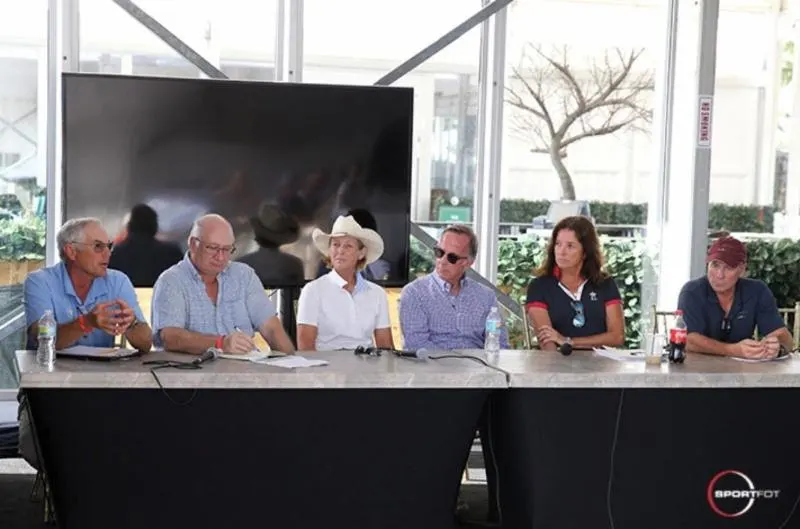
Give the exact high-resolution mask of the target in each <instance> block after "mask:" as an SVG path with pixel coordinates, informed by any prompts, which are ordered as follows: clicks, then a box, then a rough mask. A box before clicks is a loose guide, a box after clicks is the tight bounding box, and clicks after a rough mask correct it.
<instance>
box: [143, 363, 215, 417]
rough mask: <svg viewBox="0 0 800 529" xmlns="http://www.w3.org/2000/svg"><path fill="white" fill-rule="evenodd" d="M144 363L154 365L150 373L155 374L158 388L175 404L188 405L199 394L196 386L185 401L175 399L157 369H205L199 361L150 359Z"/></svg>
mask: <svg viewBox="0 0 800 529" xmlns="http://www.w3.org/2000/svg"><path fill="white" fill-rule="evenodd" d="M142 365H149V366H152V367H150V374H151V375H153V378H154V379H155V381H156V384H158V388H159V389H160V390H161V392H162V393H163V394H164V396H165V397H167V399H169V401H170V402H172V403H173V404H175V405H176V406H187V405H189V404H191V403H192V401H193V400H194V399H195V397H196V396H197V389H198V388H196V387H195V388H193V389H192V394H191V395H190V396H189V398H188V399H186V400H185V401H182V402H179V401H177V400H175V399H173V398H172V396H170V394H169V393H168V392H167V389H166V388H165V387H164V385H163V384H162V383H161V379H160V378H159V377H158V373H156V370H158V369H165V368H172V369H188V370H194V369H203V366H202V365H200V364H199V363H196V362H194V361H193V362H178V361H176V360H148V361H146V362H142Z"/></svg>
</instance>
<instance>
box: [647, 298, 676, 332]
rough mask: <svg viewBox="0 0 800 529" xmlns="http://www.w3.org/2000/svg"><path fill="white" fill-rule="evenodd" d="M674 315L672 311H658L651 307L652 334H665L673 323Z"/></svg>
mask: <svg viewBox="0 0 800 529" xmlns="http://www.w3.org/2000/svg"><path fill="white" fill-rule="evenodd" d="M675 318H676V314H675V311H674V310H658V308H656V306H655V305H653V331H654V334H666V333H667V331H668V330H669V328H670V327H671V326H672V324H673V323H674V322H675Z"/></svg>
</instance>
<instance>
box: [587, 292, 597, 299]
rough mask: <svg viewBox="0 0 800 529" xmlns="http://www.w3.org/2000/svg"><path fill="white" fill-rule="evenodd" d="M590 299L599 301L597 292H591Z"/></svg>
mask: <svg viewBox="0 0 800 529" xmlns="http://www.w3.org/2000/svg"><path fill="white" fill-rule="evenodd" d="M589 299H590V300H592V301H597V292H589Z"/></svg>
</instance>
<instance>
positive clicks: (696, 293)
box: [678, 237, 793, 359]
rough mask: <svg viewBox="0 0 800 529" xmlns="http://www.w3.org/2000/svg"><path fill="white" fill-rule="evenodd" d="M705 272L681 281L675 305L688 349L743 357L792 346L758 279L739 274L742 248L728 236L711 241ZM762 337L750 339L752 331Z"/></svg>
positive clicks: (778, 352)
mask: <svg viewBox="0 0 800 529" xmlns="http://www.w3.org/2000/svg"><path fill="white" fill-rule="evenodd" d="M706 263H707V268H706V275H705V277H701V278H699V279H694V280H692V281H689V282H688V283H686V284H685V285H684V286H683V288H682V289H681V293H680V296H679V297H678V308H679V309H681V310H683V316H684V320H685V321H686V330H687V331H688V336H687V349H688V350H689V351H690V352H695V353H707V354H715V355H722V356H738V357H742V358H756V359H769V358H775V357H777V356H779V355H785V354H787V353H788V352H789V351H791V350H792V348H793V343H792V335H791V334H790V333H789V331H788V329H786V326H785V325H784V323H783V319H782V318H781V316H780V314H779V313H778V306H777V305H776V303H775V297H774V296H773V295H772V292H771V291H770V290H769V287H767V285H766V284H764V282H763V281H759V280H757V279H749V278H746V277H742V276H743V274H744V271H745V267H746V265H747V248H745V246H744V244H742V243H741V242H740V241H738V240H737V239H734V238H733V237H722V238H720V239H717V240H716V241H714V243H713V244H712V245H711V248H709V250H708V256H707V257H706ZM756 329H758V335H759V336H761V337H762V338H761V339H760V340H756V339H754V338H753V335H754V331H755V330H756Z"/></svg>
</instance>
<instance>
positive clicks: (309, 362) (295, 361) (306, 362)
mask: <svg viewBox="0 0 800 529" xmlns="http://www.w3.org/2000/svg"><path fill="white" fill-rule="evenodd" d="M257 363H259V364H265V365H268V366H274V367H284V368H286V369H294V368H296V367H317V366H326V365H328V362H327V361H326V360H318V359H316V358H315V359H309V358H306V357H304V356H298V355H286V356H284V357H283V358H276V359H274V360H260V361H258V362H257Z"/></svg>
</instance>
